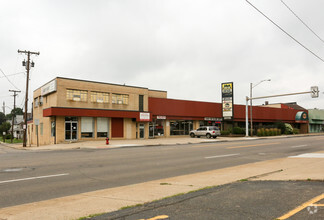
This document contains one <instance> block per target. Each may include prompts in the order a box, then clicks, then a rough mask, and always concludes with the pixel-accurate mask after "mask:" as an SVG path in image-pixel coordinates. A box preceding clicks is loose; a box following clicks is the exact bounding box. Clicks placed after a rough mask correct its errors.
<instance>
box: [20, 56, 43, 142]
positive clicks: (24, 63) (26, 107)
mask: <svg viewBox="0 0 324 220" xmlns="http://www.w3.org/2000/svg"><path fill="white" fill-rule="evenodd" d="M18 53H24V54H27V62H26V61H25V60H24V61H23V62H22V64H23V66H25V67H26V70H27V79H26V96H25V114H24V121H25V122H24V140H23V147H26V143H27V110H28V83H29V70H30V68H31V67H34V66H35V63H34V62H33V61H32V62H31V63H30V55H31V54H34V55H39V54H40V53H39V52H31V51H26V50H24V51H22V50H18Z"/></svg>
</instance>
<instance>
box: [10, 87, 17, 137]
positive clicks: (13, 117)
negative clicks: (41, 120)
mask: <svg viewBox="0 0 324 220" xmlns="http://www.w3.org/2000/svg"><path fill="white" fill-rule="evenodd" d="M9 92H13V93H14V94H13V97H14V107H13V111H12V123H11V143H13V130H14V125H15V114H16V113H15V109H16V96H17V95H18V94H17V92H20V91H18V90H9Z"/></svg>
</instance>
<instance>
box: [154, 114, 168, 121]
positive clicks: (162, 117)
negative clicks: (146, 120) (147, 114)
mask: <svg viewBox="0 0 324 220" xmlns="http://www.w3.org/2000/svg"><path fill="white" fill-rule="evenodd" d="M156 119H161V120H165V119H166V116H160V115H158V116H156Z"/></svg>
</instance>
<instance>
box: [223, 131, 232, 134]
mask: <svg viewBox="0 0 324 220" xmlns="http://www.w3.org/2000/svg"><path fill="white" fill-rule="evenodd" d="M229 134H230V131H221V135H229Z"/></svg>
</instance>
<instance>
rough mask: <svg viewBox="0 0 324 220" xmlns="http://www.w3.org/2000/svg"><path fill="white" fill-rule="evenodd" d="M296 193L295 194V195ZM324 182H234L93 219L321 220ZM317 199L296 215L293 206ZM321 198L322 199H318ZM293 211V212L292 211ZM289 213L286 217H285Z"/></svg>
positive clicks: (322, 215) (322, 216) (323, 213)
mask: <svg viewBox="0 0 324 220" xmlns="http://www.w3.org/2000/svg"><path fill="white" fill-rule="evenodd" d="M296 192H298V193H296ZM323 193H324V182H320V181H305V182H303V181H252V182H236V183H232V184H227V185H223V186H218V187H213V188H209V189H204V190H200V191H196V192H192V193H188V194H184V195H180V196H176V197H172V198H168V199H164V200H160V201H156V202H152V203H148V204H145V205H143V206H138V207H133V208H128V209H124V210H120V211H116V212H112V213H108V214H104V215H101V216H98V217H94V218H91V219H92V220H105V219H109V220H138V219H155V220H171V219H172V220H183V219H186V220H196V219H206V220H208V219H226V220H231V219H233V220H234V219H235V220H236V219H278V218H280V219H283V218H282V217H288V218H289V219H296V220H297V219H300V220H304V219H310V220H312V219H314V220H319V219H324V206H323V205H324V194H323ZM316 197H320V198H319V199H318V201H317V200H315V201H316V202H314V204H306V205H305V208H303V209H302V210H300V211H299V212H296V213H295V210H296V207H298V206H300V205H302V204H304V203H307V201H310V200H311V199H313V198H316ZM321 198H322V199H321ZM291 211H294V212H291ZM287 213H289V214H288V215H285V214H287Z"/></svg>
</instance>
